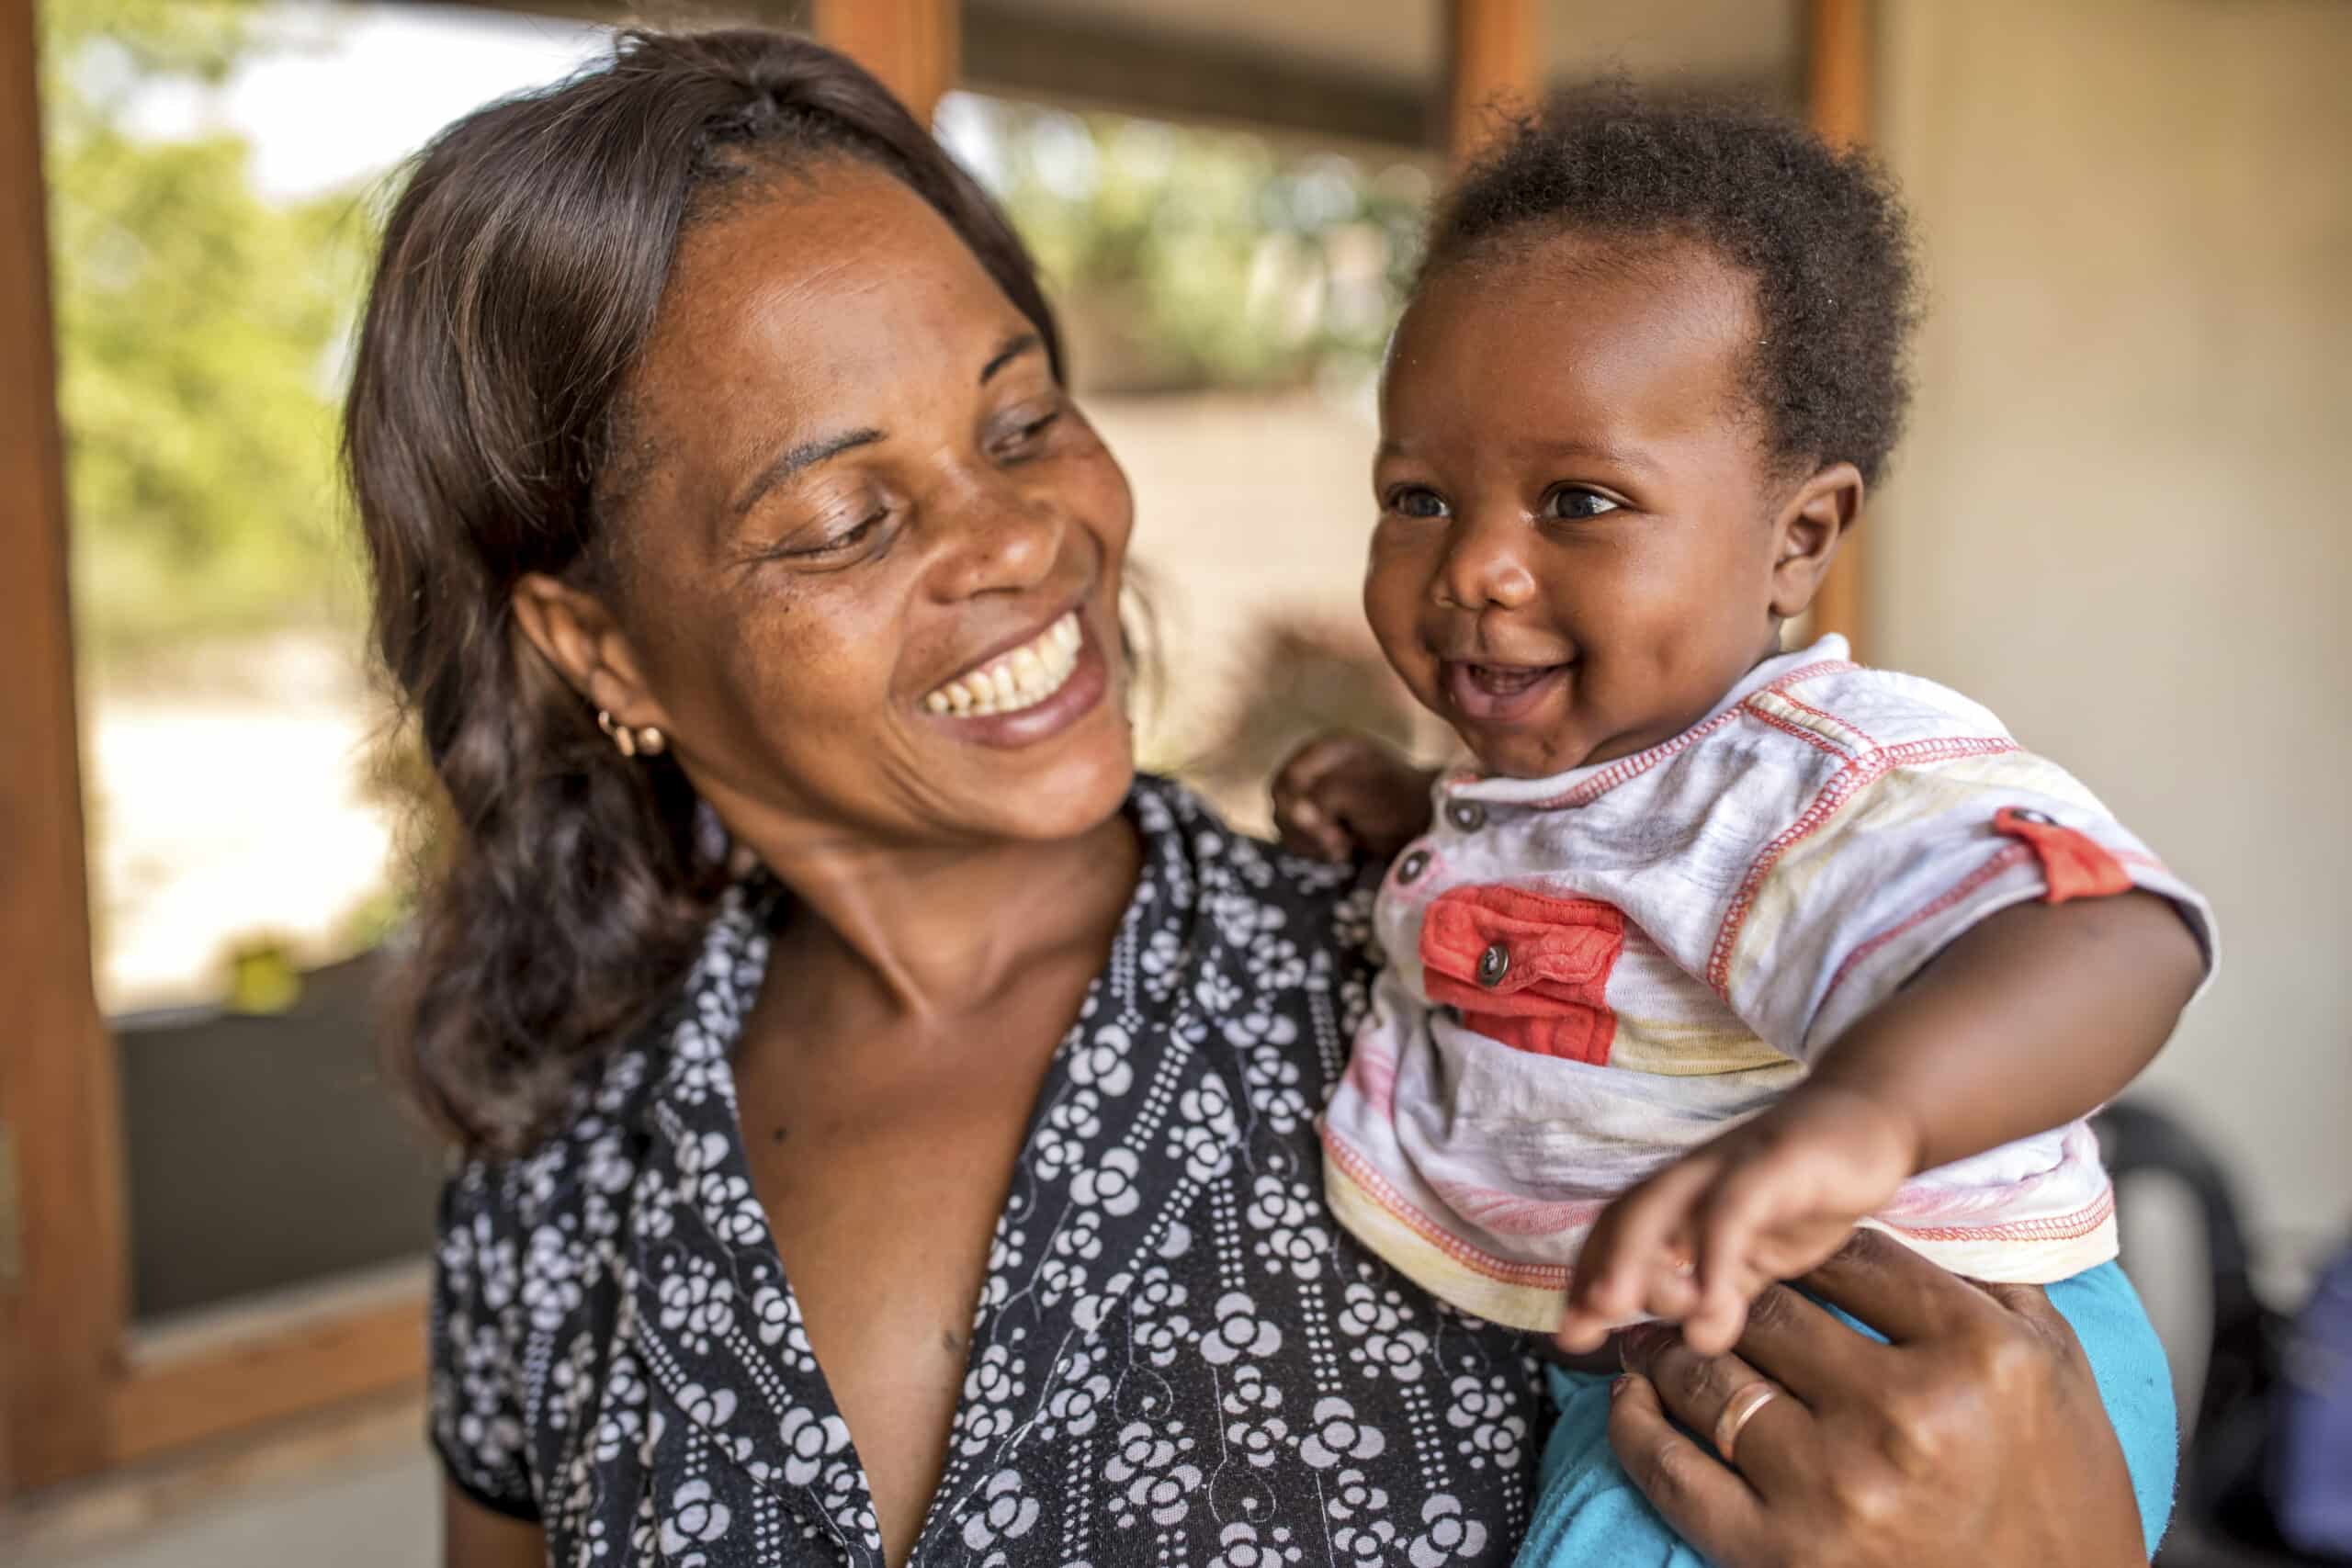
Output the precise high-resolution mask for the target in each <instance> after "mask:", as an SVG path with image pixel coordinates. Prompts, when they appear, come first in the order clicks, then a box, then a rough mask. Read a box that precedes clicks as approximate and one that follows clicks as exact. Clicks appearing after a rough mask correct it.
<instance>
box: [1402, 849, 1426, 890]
mask: <svg viewBox="0 0 2352 1568" xmlns="http://www.w3.org/2000/svg"><path fill="white" fill-rule="evenodd" d="M1429 868H1430V852H1429V851H1427V850H1415V851H1414V852H1412V853H1411V854H1408V855H1407V856H1406V857H1405V858H1404V859H1403V860H1401V861H1399V862H1398V863H1397V882H1398V883H1400V884H1404V883H1413V882H1419V880H1420V879H1421V873H1423V872H1425V871H1427V870H1429Z"/></svg>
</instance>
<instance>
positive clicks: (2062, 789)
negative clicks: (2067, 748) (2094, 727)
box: [1724, 752, 2214, 1061]
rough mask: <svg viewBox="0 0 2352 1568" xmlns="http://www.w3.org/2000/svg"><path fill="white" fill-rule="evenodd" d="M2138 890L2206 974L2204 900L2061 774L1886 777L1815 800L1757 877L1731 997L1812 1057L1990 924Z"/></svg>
mask: <svg viewBox="0 0 2352 1568" xmlns="http://www.w3.org/2000/svg"><path fill="white" fill-rule="evenodd" d="M1825 805H1827V806H1829V807H1833V808H1832V809H1827V810H1824V809H1822V807H1824V806H1825ZM2135 888H2136V889H2142V890H2145V891H2148V892H2152V893H2155V894H2158V895H2160V896H2162V897H2165V898H2167V899H2169V900H2171V901H2172V903H2173V905H2174V907H2175V908H2177V909H2178V910H2179V912H2180V914H2181V917H2182V919H2184V920H2185V921H2186V922H2187V923H2188V927H2189V929H2190V930H2191V931H2193V932H2194V933H2195V935H2196V937H2197V940H2198V943H2199V946H2200V948H2202V950H2203V952H2204V954H2205V963H2206V973H2207V976H2208V977H2209V978H2210V976H2211V973H2212V965H2213V960H2214V932H2213V919H2212V911H2211V908H2210V907H2209V906H2208V905H2207V904H2206V901H2205V899H2204V898H2203V897H2201V896H2200V895H2199V893H2198V892H2197V891H2196V890H2195V889H2194V888H2192V887H2190V886H2188V884H2187V883H2186V882H2184V881H2182V880H2181V879H2180V878H2179V877H2178V876H2177V875H2176V874H2173V872H2172V871H2171V870H2170V869H2168V868H2167V867H2166V866H2165V863H2163V862H2162V861H2161V860H2159V859H2158V858H2157V857H2156V856H2155V854H2154V852H2152V851H2150V850H2149V848H2148V846H2147V845H2145V844H2143V843H2142V842H2141V841H2140V840H2139V839H2138V838H2136V837H2134V836H2133V835H2132V834H2131V831H2130V830H2129V829H2126V828H2124V827H2123V825H2122V824H2121V823H2120V822H2118V821H2117V820H2116V819H2115V818H2114V817H2113V816H2112V815H2110V814H2109V812H2108V810H2107V808H2106V807H2104V806H2102V805H2101V804H2100V803H2099V801H2098V798H2097V797H2096V796H2095V795H2092V794H2091V793H2090V791H2088V790H2087V789H2086V788H2084V787H2083V786H2082V785H2081V784H2079V783H2077V782H2076V781H2075V779H2074V778H2073V777H2072V776H2070V775H2069V774H2068V773H2066V772H2065V771H2064V769H2062V768H2060V767H2058V766H2057V765H2056V764H2055V763H2052V762H2051V761H2047V760H2045V759H2042V758H2040V757H2035V756H2032V755H2030V754H2028V753H2025V752H2012V753H2009V754H2007V755H2000V756H1991V757H1982V756H1980V757H1970V758H1963V759H1958V760H1955V761H1948V762H1943V763H1938V764H1929V765H1925V766H1898V767H1892V768H1888V769H1886V770H1884V771H1883V772H1878V773H1875V774H1872V775H1869V776H1867V778H1866V782H1863V783H1861V784H1859V785H1858V786H1857V787H1854V788H1853V789H1851V790H1850V792H1849V793H1848V794H1847V795H1845V797H1844V798H1843V799H1841V800H1837V801H1832V802H1826V803H1825V802H1815V803H1814V806H1813V807H1809V810H1808V817H1807V818H1800V819H1799V820H1798V821H1796V822H1794V823H1792V824H1790V825H1789V827H1788V828H1787V829H1786V830H1784V831H1783V832H1782V833H1781V834H1780V835H1779V836H1778V837H1777V838H1775V839H1774V840H1771V842H1770V843H1769V844H1768V845H1767V846H1766V847H1765V849H1764V851H1763V852H1762V853H1761V854H1760V855H1759V856H1758V861H1757V863H1756V864H1755V865H1753V866H1751V867H1750V869H1749V873H1748V884H1747V887H1746V888H1745V889H1744V890H1743V891H1744V894H1745V896H1746V897H1747V902H1746V903H1745V904H1744V905H1741V906H1736V907H1735V909H1734V911H1733V914H1732V916H1731V918H1729V919H1727V920H1726V921H1725V932H1726V935H1727V937H1728V938H1729V941H1728V942H1727V943H1726V947H1725V952H1726V954H1727V958H1728V963H1727V964H1726V968H1727V974H1726V975H1725V976H1724V978H1725V981H1726V984H1725V987H1724V990H1725V994H1726V996H1727V997H1728V999H1729V1000H1730V1002H1731V1005H1732V1007H1733V1010H1735V1011H1736V1012H1737V1013H1738V1014H1739V1015H1740V1016H1741V1017H1742V1018H1743V1019H1744V1020H1746V1021H1747V1022H1748V1024H1749V1026H1750V1027H1751V1028H1753V1029H1755V1030H1756V1031H1757V1032H1758V1034H1759V1035H1761V1036H1762V1037H1763V1038H1764V1039H1766V1040H1767V1041H1769V1042H1770V1043H1771V1044H1772V1045H1773V1046H1774V1047H1776V1048H1777V1049H1780V1050H1781V1051H1784V1052H1786V1053H1788V1054H1789V1055H1792V1056H1794V1057H1796V1058H1797V1059H1799V1060H1803V1061H1809V1060H1811V1059H1812V1058H1813V1057H1814V1056H1815V1055H1816V1054H1817V1053H1819V1052H1820V1051H1821V1050H1822V1049H1823V1048H1824V1047H1826V1045H1827V1044H1828V1043H1830V1042H1832V1041H1834V1040H1836V1039H1838V1037H1839V1036H1840V1035H1841V1034H1843V1033H1844V1032H1846V1031H1847V1030H1848V1029H1849V1028H1850V1027H1852V1025H1853V1024H1854V1023H1855V1022H1856V1021H1858V1020H1860V1019H1861V1018H1862V1017H1863V1016H1865V1015H1866V1014H1868V1013H1869V1012H1870V1011H1871V1010H1873V1009H1874V1008H1876V1007H1877V1006H1878V1005H1879V1004H1880V1003H1882V1002H1883V1001H1884V1000H1885V999H1886V998H1888V997H1890V996H1892V995H1893V994H1894V992H1895V991H1896V990H1897V989H1898V988H1900V987H1902V986H1903V985H1904V983H1905V981H1907V980H1909V979H1910V978H1911V976H1913V975H1915V974H1917V972H1918V971H1919V970H1920V969H1921V968H1922V967H1923V966H1924V965H1925V964H1927V963H1928V961H1929V960H1930V959H1932V958H1934V957H1935V955H1936V954H1937V953H1940V952H1941V951H1943V949H1944V948H1945V947H1947V946H1949V945H1950V944H1951V942H1953V941H1954V940H1955V939H1956V938H1958V937H1959V936H1960V935H1961V934H1962V933H1963V932H1964V931H1967V930H1969V928H1971V927H1972V926H1974V925H1975V924H1977V923H1978V922H1979V921H1981V920H1984V919H1986V918H1987V917H1989V916H1991V915H1994V914H1996V913H1997V912H1999V911H2000V910H2002V909H2005V908H2009V907H2010V906H2011V905H2014V904H2021V903H2025V902H2028V901H2029V900H2033V899H2046V900H2049V901H2051V902H2062V901H2064V900H2065V899H2068V898H2072V897H2086V896H2097V895H2104V894H2111V893H2120V892H2127V891H2131V890H2132V889H2135Z"/></svg>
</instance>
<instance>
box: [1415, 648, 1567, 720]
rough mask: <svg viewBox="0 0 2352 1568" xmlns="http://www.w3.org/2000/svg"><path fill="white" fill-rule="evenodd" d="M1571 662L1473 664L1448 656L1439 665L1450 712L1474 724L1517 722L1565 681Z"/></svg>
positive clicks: (1541, 703)
mask: <svg viewBox="0 0 2352 1568" xmlns="http://www.w3.org/2000/svg"><path fill="white" fill-rule="evenodd" d="M1574 667H1575V666H1574V665H1573V664H1539V665H1526V664H1474V663H1471V662H1469V661H1468V660H1453V659H1449V660H1444V661H1443V663H1442V665H1441V666H1440V669H1441V671H1442V680H1443V682H1444V684H1445V694H1446V697H1447V699H1448V700H1449V701H1451V702H1452V703H1453V711H1454V712H1456V713H1458V714H1460V715H1461V716H1463V717H1464V718H1466V719H1469V720H1471V721H1472V722H1473V723H1476V724H1516V723H1518V722H1519V721H1520V720H1521V719H1524V718H1526V717H1527V716H1529V715H1530V714H1532V713H1533V712H1534V711H1535V710H1536V709H1537V708H1538V707H1540V706H1541V705H1543V703H1544V699H1545V698H1547V697H1549V696H1550V695H1551V694H1553V693H1554V692H1555V691H1556V690H1558V689H1559V687H1560V686H1561V684H1562V683H1563V682H1566V680H1567V677H1568V671H1570V670H1571V669H1573V668H1574Z"/></svg>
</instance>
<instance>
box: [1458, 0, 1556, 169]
mask: <svg viewBox="0 0 2352 1568" xmlns="http://www.w3.org/2000/svg"><path fill="white" fill-rule="evenodd" d="M1543 96H1544V28H1543V14H1542V10H1541V8H1540V5H1539V0H1446V7H1445V109H1444V112H1445V123H1444V134H1445V147H1446V151H1447V152H1450V153H1452V154H1453V159H1454V161H1455V162H1456V163H1462V162H1465V161H1467V160H1468V159H1470V158H1472V157H1475V156H1476V154H1477V152H1478V151H1479V149H1480V148H1482V147H1483V146H1485V145H1486V143H1487V140H1488V139H1489V138H1490V137H1491V136H1492V135H1493V134H1494V130H1495V126H1494V117H1495V111H1496V110H1497V109H1498V108H1519V109H1532V108H1534V107H1536V106H1537V105H1538V104H1539V103H1540V102H1541V101H1542V99H1543Z"/></svg>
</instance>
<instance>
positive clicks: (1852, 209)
mask: <svg viewBox="0 0 2352 1568" xmlns="http://www.w3.org/2000/svg"><path fill="white" fill-rule="evenodd" d="M1559 234H1575V235H1580V236H1589V237H1594V238H1600V239H1603V240H1606V239H1611V238H1616V237H1620V236H1622V237H1623V238H1624V239H1626V240H1629V241H1637V242H1638V241H1667V242H1674V241H1684V240H1687V241H1689V242H1691V243H1697V244H1702V245H1704V246H1707V247H1708V248H1710V249H1712V250H1713V251H1714V252H1716V253H1717V254H1720V255H1721V256H1722V257H1724V259H1725V260H1727V261H1729V262H1731V263H1733V264H1734V265H1737V266H1738V267H1740V268H1741V269H1743V270H1744V271H1746V272H1747V274H1748V275H1749V276H1752V277H1753V278H1754V279H1755V283H1756V314H1757V320H1758V323H1759V327H1760V331H1759V333H1758V341H1757V344H1756V352H1755V354H1754V355H1753V357H1752V359H1751V361H1750V364H1749V367H1748V374H1747V382H1748V389H1749V392H1750V395H1751V396H1752V398H1753V399H1754V400H1755V404H1756V407H1757V409H1758V412H1760V413H1761V414H1762V416H1763V417H1764V419H1765V421H1766V423H1767V432H1766V440H1767V446H1768V449H1769V450H1770V452H1771V453H1772V454H1773V455H1774V456H1775V457H1778V458H1780V459H1781V461H1782V462H1783V463H1784V464H1786V465H1787V466H1789V467H1791V468H1800V467H1809V466H1812V465H1816V464H1821V463H1834V462H1838V461H1841V460H1842V461H1845V462H1849V463H1851V464H1853V465H1854V467H1855V468H1859V469H1860V471H1861V475H1862V479H1863V480H1864V482H1865V483H1869V484H1875V483H1876V482H1877V481H1878V478H1879V475H1880V473H1881V472H1882V471H1883V468H1884V467H1885V463H1886V458H1887V454H1888V453H1889V452H1891V451H1892V450H1893V449H1894V444H1895V441H1896V439H1897V438H1898V437H1899V436H1900V435H1901V434H1902V431H1903V420H1904V414H1905V412H1906V409H1907V407H1908V405H1909V402H1910V399H1911V384H1910V378H1909V375H1908V373H1907V360H1908V357H1909V344H1910V338H1911V332H1912V329H1913V327H1914V326H1915V325H1917V321H1918V319H1919V315H1920V303H1919V285H1918V282H1917V277H1916V276H1915V273H1914V267H1913V250H1914V243H1913V240H1912V234H1911V225H1910V219H1909V216H1908V214H1906V213H1905V210H1904V209H1903V203H1902V200H1901V198H1900V197H1897V195H1896V194H1895V190H1894V182H1893V181H1892V179H1890V178H1889V176H1888V175H1887V174H1886V172H1885V170H1884V169H1883V167H1881V165H1880V164H1878V162H1877V161H1876V160H1875V159H1873V158H1871V156H1870V155H1869V154H1868V153H1866V152H1860V151H1852V152H1844V151H1839V150H1838V149H1835V148H1832V147H1830V146H1829V145H1828V144H1827V143H1826V142H1825V141H1822V140H1821V138H1819V137H1818V136H1816V135H1815V134H1814V133H1813V132H1812V131H1810V130H1807V129H1805V127H1804V126H1803V125H1801V124H1799V123H1797V122H1795V121H1793V120H1791V119H1788V118H1782V117H1781V116H1777V115H1773V114H1769V113H1766V112H1764V111H1762V110H1759V109H1755V108H1749V107H1739V106H1734V105H1726V104H1723V103H1719V102H1712V101H1706V100H1700V99H1691V98H1681V97H1674V96H1665V95H1659V94H1654V93H1650V92H1645V91H1643V90H1640V89H1637V88H1636V87H1634V85H1632V84H1630V83H1628V82H1625V81H1623V79H1618V78H1611V79H1607V80H1603V81H1600V82H1596V83H1592V84H1590V85H1586V86H1583V87H1579V88H1575V89H1572V90H1570V91H1568V92H1566V93H1563V94H1561V95H1560V96H1557V97H1555V98H1554V99H1553V100H1552V101H1551V102H1550V103H1549V104H1548V105H1547V106H1546V107H1545V109H1544V112H1543V114H1542V115H1540V116H1537V117H1535V118H1524V119H1521V120H1520V121H1519V122H1518V123H1517V124H1516V125H1514V126H1513V127H1512V128H1511V129H1510V131H1508V132H1507V133H1506V134H1505V135H1504V136H1503V137H1502V138H1500V139H1499V140H1498V142H1497V144H1496V145H1495V147H1494V148H1493V149H1492V150H1491V151H1490V152H1487V155H1486V156H1485V157H1483V158H1482V159H1480V160H1479V161H1478V162H1477V163H1476V164H1474V165H1473V166H1472V167H1471V169H1470V170H1469V171H1468V172H1467V173H1466V174H1464V175H1463V177H1462V179H1461V181H1460V183H1458V184H1457V185H1456V186H1454V188H1453V191H1452V193H1451V194H1450V195H1449V196H1448V197H1446V198H1445V199H1444V201H1443V202H1442V204H1441V205H1440V207H1439V209H1438V210H1437V213H1436V215H1435V217H1434V218H1433V220H1431V224H1430V237H1429V245H1428V249H1427V250H1426V252H1425V253H1424V255H1423V258H1422V261H1421V268H1420V279H1421V280H1422V281H1426V280H1427V279H1428V278H1430V276H1433V275H1435V274H1436V273H1437V272H1439V271H1441V270H1442V269H1443V268H1445V267H1448V266H1451V265H1454V264H1455V263H1458V262H1461V261H1463V260H1464V259H1468V258H1471V257H1474V256H1476V255H1479V254H1484V253H1486V252H1487V251H1488V250H1490V249H1492V248H1495V247H1498V246H1512V247H1516V246H1517V245H1518V244H1520V243H1528V242H1532V243H1539V244H1540V243H1542V242H1543V241H1544V240H1546V239H1550V238H1552V237H1554V236H1555V235H1559ZM1418 288H1419V283H1417V284H1416V290H1417V291H1418Z"/></svg>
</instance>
